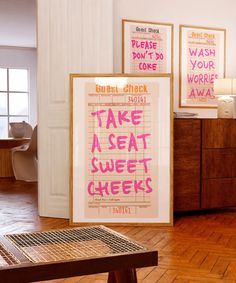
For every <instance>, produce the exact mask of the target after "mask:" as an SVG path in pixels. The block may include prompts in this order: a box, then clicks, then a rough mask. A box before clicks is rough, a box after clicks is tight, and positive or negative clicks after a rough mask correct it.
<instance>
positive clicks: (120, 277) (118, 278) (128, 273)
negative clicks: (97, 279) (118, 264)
mask: <svg viewBox="0 0 236 283" xmlns="http://www.w3.org/2000/svg"><path fill="white" fill-rule="evenodd" d="M137 282H138V281H137V274H136V269H135V268H129V269H125V270H116V271H112V272H109V275H108V280H107V283H137Z"/></svg>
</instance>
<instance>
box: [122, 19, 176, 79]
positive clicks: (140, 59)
mask: <svg viewBox="0 0 236 283" xmlns="http://www.w3.org/2000/svg"><path fill="white" fill-rule="evenodd" d="M122 36H123V41H122V72H123V73H153V74H157V73H173V56H172V53H173V25H172V24H163V23H153V22H140V21H130V20H122Z"/></svg>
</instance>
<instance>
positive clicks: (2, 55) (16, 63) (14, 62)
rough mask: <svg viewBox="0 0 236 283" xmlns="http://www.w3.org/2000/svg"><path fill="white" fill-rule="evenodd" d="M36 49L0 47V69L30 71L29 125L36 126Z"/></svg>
mask: <svg viewBox="0 0 236 283" xmlns="http://www.w3.org/2000/svg"><path fill="white" fill-rule="evenodd" d="M36 59H37V52H36V48H20V47H1V46H0V67H7V68H26V69H28V70H29V71H30V124H31V125H32V126H35V125H36V124H37V90H36V68H37V60H36Z"/></svg>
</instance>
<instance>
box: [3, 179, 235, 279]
mask: <svg viewBox="0 0 236 283" xmlns="http://www.w3.org/2000/svg"><path fill="white" fill-rule="evenodd" d="M67 226H68V221H67V220H62V219H53V218H40V217H38V212H37V185H36V183H25V182H19V181H18V182H16V181H12V180H9V179H1V180H0V234H6V233H15V232H23V231H35V230H37V231H38V230H47V229H55V228H63V227H67ZM113 229H115V230H117V231H119V232H121V233H123V234H125V235H127V236H129V237H131V238H133V239H135V240H137V241H139V242H141V243H143V244H145V245H148V246H150V247H155V248H156V249H157V250H158V251H159V265H158V267H151V268H142V269H140V270H138V280H139V282H142V283H154V282H167V283H169V282H176V283H177V282H191V283H196V282H207V283H211V282H212V283H217V282H226V283H231V282H235V283H236V210H235V211H234V210H233V209H231V210H221V211H212V212H204V213H203V212H202V213H201V214H197V215H196V214H195V215H194V214H192V215H188V216H187V215H182V216H175V225H174V227H169V228H155V227H113ZM106 279H107V274H99V275H92V276H83V277H75V278H70V279H61V280H52V281H48V282H50V283H52V282H53V283H56V282H63V283H76V282H79V283H92V282H95V283H102V282H106ZM0 281H1V280H0ZM13 283H14V282H13Z"/></svg>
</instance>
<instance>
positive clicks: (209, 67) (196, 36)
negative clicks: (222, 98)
mask: <svg viewBox="0 0 236 283" xmlns="http://www.w3.org/2000/svg"><path fill="white" fill-rule="evenodd" d="M179 52H180V54H179V60H180V62H179V74H180V77H179V107H182V108H216V107H217V99H216V97H215V96H214V90H213V83H214V79H217V78H224V77H225V64H226V63H225V62H226V29H221V28H207V27H198V26H187V25H180V27H179Z"/></svg>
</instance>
